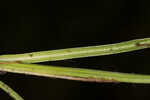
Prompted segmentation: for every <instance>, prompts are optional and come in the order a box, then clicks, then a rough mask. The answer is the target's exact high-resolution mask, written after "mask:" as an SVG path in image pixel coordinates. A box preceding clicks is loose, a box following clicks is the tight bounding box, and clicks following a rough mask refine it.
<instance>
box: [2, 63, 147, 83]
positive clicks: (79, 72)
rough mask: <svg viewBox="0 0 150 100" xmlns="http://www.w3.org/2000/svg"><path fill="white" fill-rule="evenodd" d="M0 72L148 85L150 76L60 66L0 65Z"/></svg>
mask: <svg viewBox="0 0 150 100" xmlns="http://www.w3.org/2000/svg"><path fill="white" fill-rule="evenodd" d="M0 70H1V71H7V72H12V73H21V74H28V75H36V76H45V77H51V78H61V79H69V80H80V81H88V82H126V83H145V84H146V83H150V75H139V74H127V73H119V72H109V71H101V70H92V69H81V68H68V67H61V66H46V65H36V64H19V63H5V64H0Z"/></svg>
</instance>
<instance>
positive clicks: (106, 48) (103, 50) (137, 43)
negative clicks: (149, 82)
mask: <svg viewBox="0 0 150 100" xmlns="http://www.w3.org/2000/svg"><path fill="white" fill-rule="evenodd" d="M149 47H150V38H144V39H136V40H131V41H126V42H121V43H115V44H108V45H99V46H89V47H78V48H68V49H60V50H50V51H40V52H32V53H25V54H13V55H1V56H0V61H12V62H14V61H20V62H22V63H37V62H44V61H56V60H65V59H73V58H82V57H90V56H101V55H110V54H117V53H123V52H129V51H134V50H140V49H144V48H149Z"/></svg>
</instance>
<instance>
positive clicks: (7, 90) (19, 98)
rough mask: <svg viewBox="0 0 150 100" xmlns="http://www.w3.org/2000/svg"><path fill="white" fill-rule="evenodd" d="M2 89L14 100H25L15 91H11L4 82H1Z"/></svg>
mask: <svg viewBox="0 0 150 100" xmlns="http://www.w3.org/2000/svg"><path fill="white" fill-rule="evenodd" d="M0 88H1V89H2V90H4V91H5V92H6V93H8V94H9V95H10V96H11V97H12V98H14V100H24V99H23V98H22V97H21V96H19V95H18V94H17V93H16V92H15V91H14V90H13V89H11V88H10V87H9V86H8V85H6V84H5V83H4V82H2V81H0Z"/></svg>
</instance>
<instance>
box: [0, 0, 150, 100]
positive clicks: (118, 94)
mask: <svg viewBox="0 0 150 100" xmlns="http://www.w3.org/2000/svg"><path fill="white" fill-rule="evenodd" d="M149 3H150V2H149V1H148V0H137V1H133V0H92V1H85V0H83V1H82V0H70V1H67V0H41V1H37V0H10V1H8V0H3V1H0V54H1V55H2V54H16V53H26V52H34V51H45V50H54V49H63V48H71V47H81V46H94V45H103V44H111V43H118V42H122V41H128V40H132V39H138V38H146V37H150V7H149ZM149 57H150V49H145V50H140V51H134V52H129V53H122V54H116V55H109V56H99V57H88V58H82V59H72V60H64V61H57V62H55V61H53V62H45V63H39V64H45V65H59V66H60V65H61V66H69V67H78V68H89V69H97V70H107V71H115V72H124V73H138V74H150V62H149ZM0 79H1V80H2V81H4V82H5V83H7V84H8V85H9V86H11V87H12V88H13V89H15V90H16V91H17V92H18V93H19V94H20V95H21V96H22V97H23V98H24V99H25V100H60V99H61V100H85V99H86V100H132V99H134V100H141V99H143V98H144V99H146V98H150V84H131V83H130V84H127V83H117V84H116V83H88V82H79V81H71V80H63V79H53V78H45V77H37V76H31V75H22V74H12V73H7V74H5V75H0ZM0 99H1V100H12V98H10V97H9V96H8V95H7V94H6V93H5V92H3V91H2V90H0Z"/></svg>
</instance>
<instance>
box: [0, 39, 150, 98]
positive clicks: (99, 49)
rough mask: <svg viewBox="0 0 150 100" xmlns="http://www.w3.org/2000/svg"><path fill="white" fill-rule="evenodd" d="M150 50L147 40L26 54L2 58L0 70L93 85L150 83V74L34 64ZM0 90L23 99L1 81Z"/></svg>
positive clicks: (149, 41)
mask: <svg viewBox="0 0 150 100" xmlns="http://www.w3.org/2000/svg"><path fill="white" fill-rule="evenodd" d="M149 47H150V38H144V39H136V40H131V41H127V42H121V43H116V44H108V45H100V46H89V47H78V48H69V49H60V50H50V51H41V52H32V53H25V54H13V55H1V56H0V71H7V72H12V73H24V74H32V75H37V76H46V77H54V78H63V79H70V80H80V81H90V82H129V83H150V75H138V74H127V73H119V72H109V71H102V70H91V69H81V68H67V67H61V66H50V65H49V66H46V65H38V64H31V63H38V62H44V61H57V60H65V59H73V58H82V57H89V56H101V55H110V54H117V53H123V52H129V51H134V50H140V49H144V48H149ZM0 88H1V89H3V90H4V91H6V92H7V93H8V94H9V95H10V96H11V97H13V98H14V99H15V100H23V99H22V98H21V97H20V96H19V95H18V94H17V93H16V92H15V91H13V90H12V89H11V88H9V87H8V86H7V85H6V84H4V83H3V82H1V81H0Z"/></svg>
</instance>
